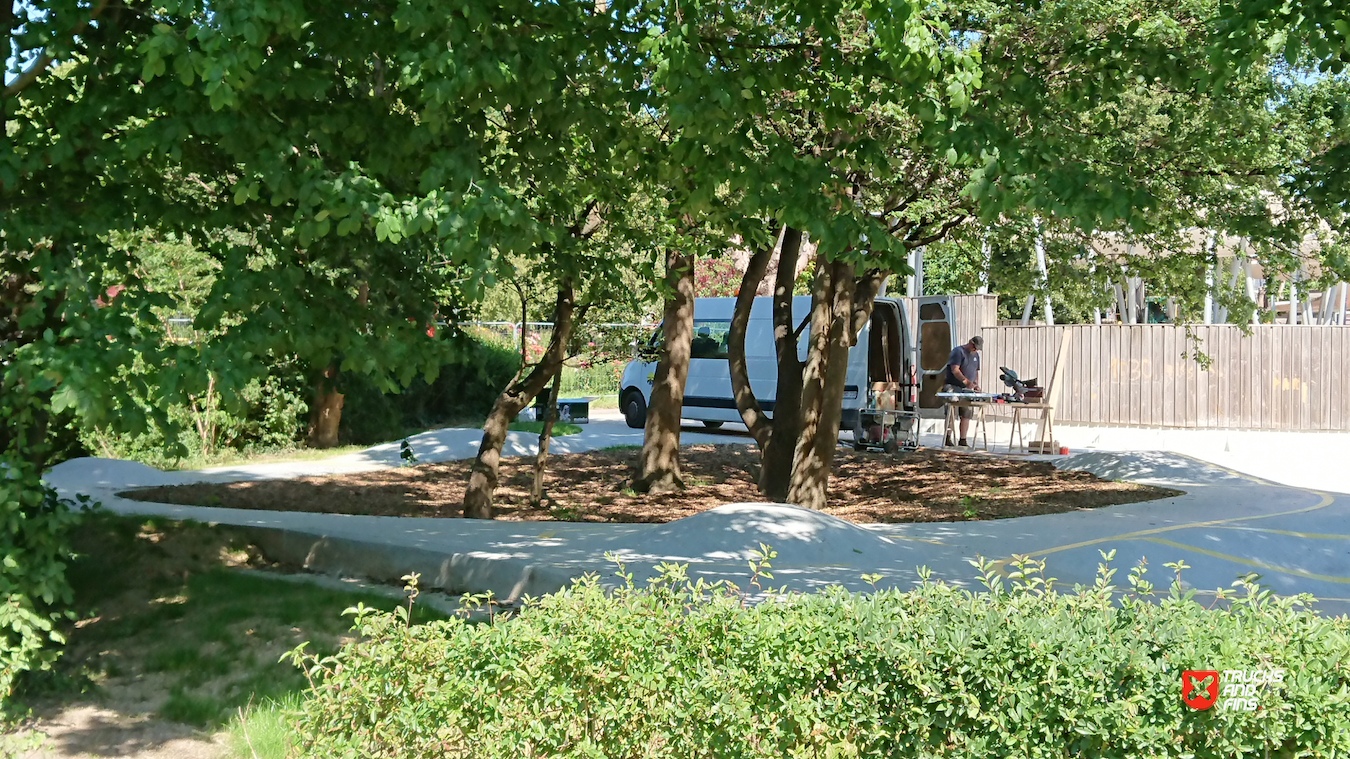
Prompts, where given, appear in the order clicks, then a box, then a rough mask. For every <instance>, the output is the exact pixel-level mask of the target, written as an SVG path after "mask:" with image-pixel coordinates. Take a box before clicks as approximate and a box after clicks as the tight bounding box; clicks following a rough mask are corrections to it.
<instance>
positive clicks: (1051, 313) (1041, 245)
mask: <svg viewBox="0 0 1350 759" xmlns="http://www.w3.org/2000/svg"><path fill="white" fill-rule="evenodd" d="M1035 223H1036V268H1037V269H1039V270H1040V272H1041V297H1042V298H1044V299H1045V323H1046V324H1049V325H1052V326H1053V325H1054V323H1055V310H1054V308H1053V307H1052V306H1051V305H1050V274H1049V272H1048V271H1047V270H1046V267H1045V233H1044V232H1042V231H1041V220H1040V219H1039V218H1037V219H1036V220H1035Z"/></svg>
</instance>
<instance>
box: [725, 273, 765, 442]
mask: <svg viewBox="0 0 1350 759" xmlns="http://www.w3.org/2000/svg"><path fill="white" fill-rule="evenodd" d="M773 252H774V251H773V248H772V247H770V248H765V249H763V250H757V251H755V253H754V255H752V256H751V257H750V262H749V263H748V264H747V265H746V268H745V275H744V276H742V277H741V287H740V289H739V290H738V291H737V292H736V309H735V311H733V312H732V315H731V329H730V330H729V331H728V333H727V367H728V369H729V370H730V372H731V396H732V397H733V398H735V400H736V410H737V411H738V412H740V415H741V420H742V421H744V422H745V428H746V429H747V430H749V431H750V435H751V437H753V438H754V439H755V444H756V445H758V446H759V450H760V453H761V454H762V453H763V452H764V449H765V448H766V447H767V446H768V444H769V434H770V433H771V432H772V428H771V427H770V423H769V418H768V417H767V416H766V415H765V413H764V409H763V407H761V406H760V405H759V399H758V398H756V397H755V391H754V389H753V388H752V387H750V369H749V367H748V366H747V365H746V363H745V332H746V330H747V329H748V328H749V326H750V311H751V309H752V308H754V305H755V295H756V293H757V292H758V291H759V283H760V282H762V281H763V280H764V273H765V272H766V271H767V270H768V268H769V260H770V259H771V258H773Z"/></svg>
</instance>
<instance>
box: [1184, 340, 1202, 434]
mask: <svg viewBox="0 0 1350 759" xmlns="http://www.w3.org/2000/svg"><path fill="white" fill-rule="evenodd" d="M1183 347H1184V348H1185V352H1187V354H1191V352H1192V351H1193V350H1195V344H1193V343H1191V342H1189V340H1185V342H1183ZM1181 362H1183V366H1185V377H1187V397H1185V415H1187V424H1185V425H1187V427H1188V428H1195V427H1199V425H1200V381H1201V380H1203V377H1201V375H1200V366H1199V365H1197V363H1196V362H1195V359H1192V358H1189V357H1188V355H1187V357H1183V358H1181Z"/></svg>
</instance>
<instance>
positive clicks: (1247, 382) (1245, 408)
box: [1235, 328, 1255, 429]
mask: <svg viewBox="0 0 1350 759" xmlns="http://www.w3.org/2000/svg"><path fill="white" fill-rule="evenodd" d="M1235 329H1236V328H1235ZM1254 340H1255V338H1254V337H1250V336H1247V335H1243V334H1239V335H1238V337H1237V338H1236V341H1237V344H1238V349H1237V359H1236V360H1237V367H1238V371H1240V372H1241V373H1242V375H1241V376H1242V382H1241V384H1240V386H1239V387H1240V392H1241V393H1242V395H1241V397H1239V398H1238V424H1239V425H1240V426H1241V427H1242V428H1243V429H1251V426H1252V391H1253V390H1254V389H1255V388H1254V387H1253V386H1252V384H1253V383H1252V367H1253V366H1255V364H1253V363H1252V345H1253V341H1254Z"/></svg>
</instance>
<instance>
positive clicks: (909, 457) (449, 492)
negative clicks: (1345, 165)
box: [123, 445, 1178, 523]
mask: <svg viewBox="0 0 1350 759" xmlns="http://www.w3.org/2000/svg"><path fill="white" fill-rule="evenodd" d="M637 457H638V451H637V450H636V449H633V448H619V449H611V450H600V451H592V452H589V453H578V454H570V455H564V456H557V457H554V458H552V459H550V469H549V473H548V480H547V496H546V498H545V500H544V503H543V504H542V505H540V506H531V505H530V502H529V494H530V488H531V484H532V482H533V460H532V459H528V458H526V459H507V460H505V461H503V463H502V467H501V482H500V487H499V489H498V491H497V497H496V504H497V509H498V515H497V516H498V519H504V520H563V521H586V522H670V521H674V520H676V519H682V518H685V517H689V516H692V515H694V514H698V513H700V512H702V511H706V510H707V509H710V508H714V507H716V506H719V505H722V504H729V503H747V502H755V501H759V500H761V499H762V496H761V495H760V493H759V492H758V490H757V488H756V486H755V483H756V479H757V471H758V466H759V456H758V452H757V451H756V450H755V449H754V448H752V447H749V446H745V445H694V446H689V447H688V448H685V449H684V450H682V451H681V462H682V467H683V471H684V478H685V482H686V485H687V487H686V489H685V490H683V491H681V492H677V493H670V494H664V495H642V494H638V493H634V492H633V491H632V490H631V489H630V485H631V482H632V478H633V475H634V467H635V465H636V462H637ZM471 463H472V462H469V461H457V462H449V463H444V464H427V465H422V466H415V467H406V468H402V469H387V470H381V471H373V472H364V473H359V474H348V475H341V476H332V477H309V478H303V479H296V480H280V481H263V482H236V483H210V484H207V483H201V484H192V485H182V486H173V487H157V488H149V489H143V490H138V491H131V492H128V493H124V494H123V495H124V496H125V497H128V498H133V499H136V500H143V501H153V502H158V503H175V504H185V505H195V506H219V507H226V508H241V509H269V510H279V511H302V512H326V513H338V514H372V515H381V516H411V517H454V516H459V514H460V504H461V503H462V501H463V497H464V484H465V482H466V480H467V477H468V471H469V467H470V466H471ZM1177 494H1178V493H1177V492H1176V491H1169V490H1163V489H1160V488H1151V487H1146V486H1140V485H1136V484H1131V483H1123V482H1110V481H1106V480H1102V479H1100V478H1098V477H1096V476H1094V475H1092V474H1089V473H1087V472H1065V471H1061V470H1058V469H1056V468H1055V467H1054V466H1053V465H1051V464H1049V463H1048V462H1043V461H1024V460H1013V459H1003V458H999V457H994V456H986V455H976V454H966V453H957V452H952V451H944V450H935V449H925V450H920V451H916V452H913V453H902V454H898V455H887V454H881V453H856V452H852V451H843V450H841V451H839V452H838V453H837V454H836V456H835V467H834V480H833V482H832V486H831V502H830V505H829V507H828V508H826V509H825V511H826V512H827V513H829V514H833V515H835V516H839V517H842V518H844V519H847V520H849V521H852V522H859V523H868V522H931V521H955V520H970V519H998V518H1004V517H1015V516H1025V515H1031V514H1049V513H1058V512H1063V511H1070V510H1074V509H1083V508H1095V507H1099V506H1106V505H1112V504H1121V503H1133V502H1137V501H1144V500H1151V499H1155V498H1164V497H1169V496H1172V495H1177Z"/></svg>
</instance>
